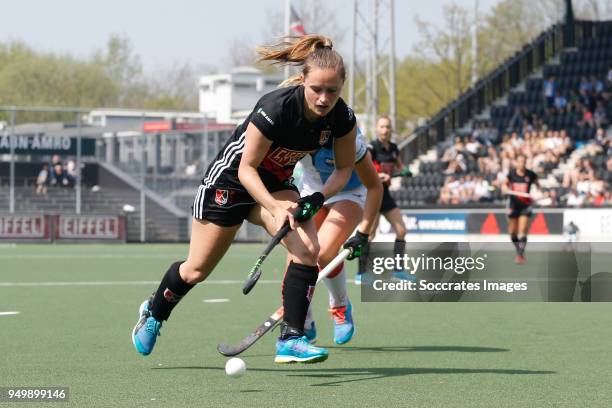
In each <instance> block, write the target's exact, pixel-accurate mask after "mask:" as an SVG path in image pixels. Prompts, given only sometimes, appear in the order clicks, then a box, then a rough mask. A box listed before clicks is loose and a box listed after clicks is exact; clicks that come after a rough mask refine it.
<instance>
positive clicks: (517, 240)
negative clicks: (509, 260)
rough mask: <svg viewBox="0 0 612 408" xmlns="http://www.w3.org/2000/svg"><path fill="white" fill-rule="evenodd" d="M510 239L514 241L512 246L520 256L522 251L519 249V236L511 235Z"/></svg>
mask: <svg viewBox="0 0 612 408" xmlns="http://www.w3.org/2000/svg"><path fill="white" fill-rule="evenodd" d="M510 239H512V244H513V245H514V248H515V249H516V253H517V254H519V255H520V253H521V250H520V248H519V238H518V235H516V234H511V235H510Z"/></svg>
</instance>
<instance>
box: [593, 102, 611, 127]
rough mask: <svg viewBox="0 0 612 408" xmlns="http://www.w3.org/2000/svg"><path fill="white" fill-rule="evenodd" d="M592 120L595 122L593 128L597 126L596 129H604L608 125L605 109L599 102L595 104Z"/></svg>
mask: <svg viewBox="0 0 612 408" xmlns="http://www.w3.org/2000/svg"><path fill="white" fill-rule="evenodd" d="M593 119H594V122H595V126H597V127H598V128H601V127H605V126H607V125H608V123H609V122H608V115H607V113H606V108H605V107H604V106H603V103H601V101H598V102H597V107H596V108H595V112H593Z"/></svg>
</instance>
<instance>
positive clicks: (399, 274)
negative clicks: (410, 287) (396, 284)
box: [393, 270, 417, 282]
mask: <svg viewBox="0 0 612 408" xmlns="http://www.w3.org/2000/svg"><path fill="white" fill-rule="evenodd" d="M393 278H394V279H397V280H405V281H410V282H416V281H417V277H416V276H414V275H411V274H409V273H408V272H406V271H403V270H398V271H395V272H393Z"/></svg>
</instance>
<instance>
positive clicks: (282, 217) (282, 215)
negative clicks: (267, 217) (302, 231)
mask: <svg viewBox="0 0 612 408" xmlns="http://www.w3.org/2000/svg"><path fill="white" fill-rule="evenodd" d="M272 216H273V217H274V223H275V224H276V225H275V227H276V232H278V231H279V230H280V229H281V228H282V227H283V225H285V222H289V225H290V226H291V229H292V230H294V229H296V228H297V222H296V220H295V217H294V216H293V213H292V212H291V211H290V210H288V209H286V208H283V207H281V206H279V207H277V208H276V209H275V210H274V211H272Z"/></svg>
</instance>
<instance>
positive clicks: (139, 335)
mask: <svg viewBox="0 0 612 408" xmlns="http://www.w3.org/2000/svg"><path fill="white" fill-rule="evenodd" d="M149 306H150V300H145V301H144V302H142V304H141V305H140V309H139V310H138V314H139V319H138V323H136V326H134V330H133V331H132V343H133V344H134V347H136V351H138V352H139V353H140V354H142V355H143V356H148V355H149V354H151V352H152V351H153V347H155V341H156V340H157V336H159V335H160V333H159V330H160V329H161V327H162V322H160V321H157V320H155V318H154V317H153V316H151V312H150V311H149Z"/></svg>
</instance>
